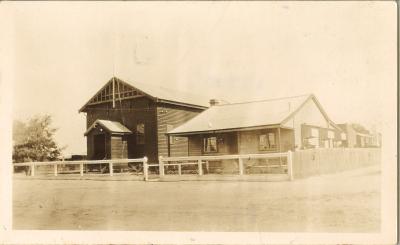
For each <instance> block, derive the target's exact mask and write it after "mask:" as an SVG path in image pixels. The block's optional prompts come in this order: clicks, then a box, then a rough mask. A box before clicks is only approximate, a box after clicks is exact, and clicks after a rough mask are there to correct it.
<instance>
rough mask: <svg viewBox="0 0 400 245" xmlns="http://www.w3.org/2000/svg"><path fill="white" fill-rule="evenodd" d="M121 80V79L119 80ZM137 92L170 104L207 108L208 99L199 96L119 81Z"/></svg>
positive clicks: (151, 85)
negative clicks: (137, 90)
mask: <svg viewBox="0 0 400 245" xmlns="http://www.w3.org/2000/svg"><path fill="white" fill-rule="evenodd" d="M119 80H121V79H119ZM121 81H123V82H125V83H127V84H129V85H131V86H133V87H135V88H137V89H139V90H141V91H142V92H144V93H146V94H147V95H149V96H151V97H154V98H157V99H161V100H165V101H170V102H179V103H183V104H188V105H198V106H201V107H209V98H206V97H203V96H201V95H198V94H195V93H190V92H186V91H182V90H179V89H172V88H167V87H164V86H158V85H154V84H151V83H141V82H132V81H125V80H121Z"/></svg>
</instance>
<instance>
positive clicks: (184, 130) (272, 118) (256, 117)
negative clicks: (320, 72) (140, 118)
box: [168, 94, 337, 135]
mask: <svg viewBox="0 0 400 245" xmlns="http://www.w3.org/2000/svg"><path fill="white" fill-rule="evenodd" d="M309 100H314V101H315V102H316V105H317V106H318V108H319V109H320V111H321V113H322V114H323V115H324V117H325V118H326V119H327V120H328V121H329V122H330V123H331V124H332V125H333V126H334V127H336V128H337V126H336V125H335V124H334V123H333V122H332V121H331V120H330V119H329V118H328V116H327V114H326V113H325V111H324V110H323V109H322V107H321V106H320V104H319V102H318V101H317V99H316V98H315V96H314V95H312V94H308V95H300V96H294V97H287V98H278V99H270V100H262V101H252V102H244V103H234V104H225V105H216V106H212V107H210V108H209V109H207V110H205V111H204V112H202V113H200V114H199V115H197V116H196V117H194V118H192V119H191V120H189V121H188V122H186V123H184V124H183V125H181V126H179V127H177V128H175V129H173V130H171V131H169V132H168V134H171V135H184V134H191V133H199V132H214V131H222V130H230V129H244V128H251V127H265V126H273V125H275V126H280V125H282V124H283V123H285V122H287V121H288V120H289V119H290V118H292V117H293V116H294V115H295V114H296V113H297V112H298V111H299V110H300V109H301V108H302V107H303V105H305V104H306V102H307V101H309Z"/></svg>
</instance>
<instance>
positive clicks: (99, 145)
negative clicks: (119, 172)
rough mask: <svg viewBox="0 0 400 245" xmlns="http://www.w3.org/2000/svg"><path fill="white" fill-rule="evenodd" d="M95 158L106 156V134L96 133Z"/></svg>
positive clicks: (100, 158)
mask: <svg viewBox="0 0 400 245" xmlns="http://www.w3.org/2000/svg"><path fill="white" fill-rule="evenodd" d="M93 140H94V144H93V147H94V157H93V158H94V160H102V159H105V158H106V135H105V134H96V135H94V138H93Z"/></svg>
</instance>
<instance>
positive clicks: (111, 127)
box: [85, 119, 132, 136]
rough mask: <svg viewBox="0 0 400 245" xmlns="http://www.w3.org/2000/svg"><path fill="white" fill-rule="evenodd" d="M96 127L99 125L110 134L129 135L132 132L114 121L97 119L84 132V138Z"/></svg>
mask: <svg viewBox="0 0 400 245" xmlns="http://www.w3.org/2000/svg"><path fill="white" fill-rule="evenodd" d="M96 125H100V126H101V127H102V128H104V129H105V130H107V131H108V132H109V133H111V134H131V133H132V131H130V130H129V129H128V128H127V127H125V126H124V125H122V124H121V123H119V122H115V121H109V120H100V119H97V120H96V121H95V122H94V123H93V124H92V125H91V126H90V127H89V128H88V130H86V132H85V136H86V135H87V134H88V133H89V132H90V131H91V130H92V129H94V128H95V127H96Z"/></svg>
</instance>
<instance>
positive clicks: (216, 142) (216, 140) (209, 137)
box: [202, 135, 218, 153]
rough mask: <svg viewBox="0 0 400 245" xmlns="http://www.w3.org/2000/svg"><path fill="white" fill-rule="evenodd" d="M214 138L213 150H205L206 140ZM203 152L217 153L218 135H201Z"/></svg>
mask: <svg viewBox="0 0 400 245" xmlns="http://www.w3.org/2000/svg"><path fill="white" fill-rule="evenodd" d="M212 138H215V150H214V151H209V150H207V145H206V142H207V143H208V142H209V141H208V140H209V139H212ZM202 151H203V153H218V137H217V136H215V135H213V136H203V147H202Z"/></svg>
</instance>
